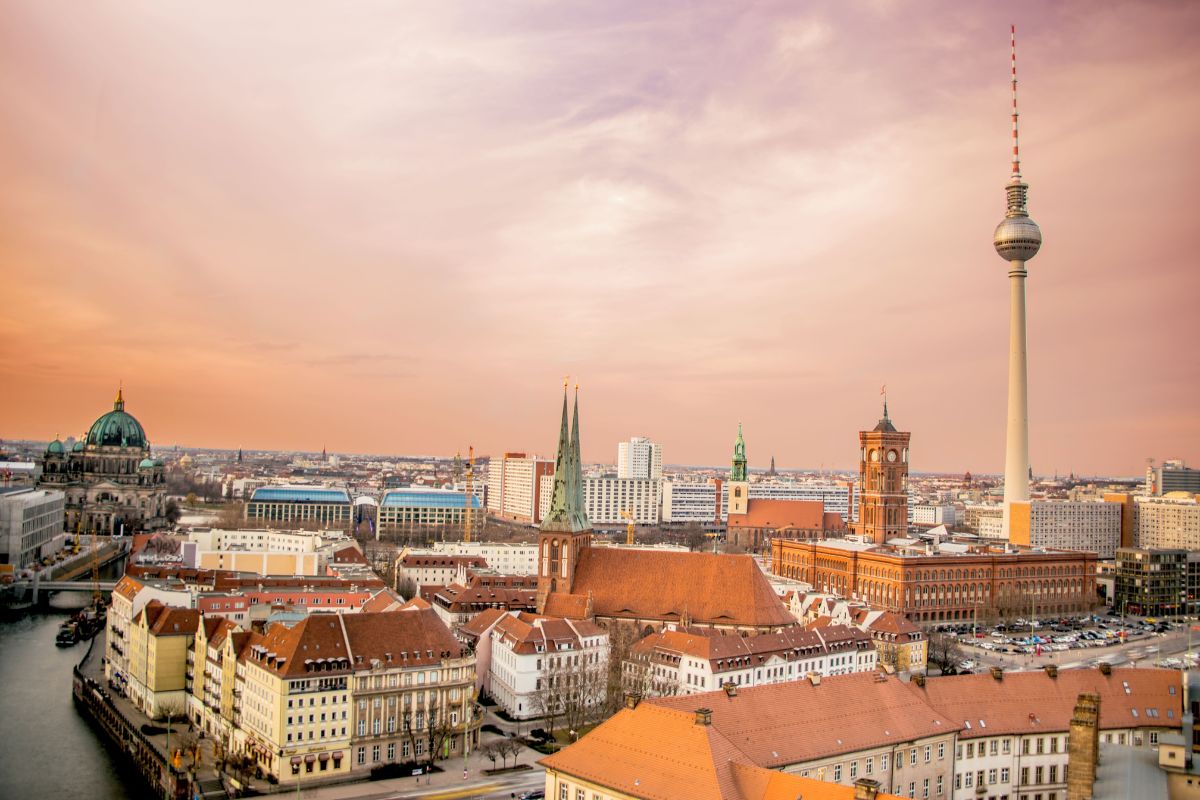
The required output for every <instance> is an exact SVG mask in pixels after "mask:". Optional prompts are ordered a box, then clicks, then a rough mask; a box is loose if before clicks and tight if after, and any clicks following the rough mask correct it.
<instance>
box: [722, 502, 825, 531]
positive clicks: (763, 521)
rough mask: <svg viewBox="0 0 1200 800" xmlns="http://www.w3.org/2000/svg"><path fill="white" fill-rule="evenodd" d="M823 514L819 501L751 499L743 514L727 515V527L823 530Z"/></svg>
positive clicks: (822, 505)
mask: <svg viewBox="0 0 1200 800" xmlns="http://www.w3.org/2000/svg"><path fill="white" fill-rule="evenodd" d="M824 514H825V505H824V504H823V503H822V502H821V501H820V500H754V499H751V500H750V501H749V503H748V505H747V507H746V513H745V514H730V515H729V527H730V528H734V529H736V528H771V529H774V530H779V529H780V528H800V529H802V530H823V524H824ZM839 519H840V518H839Z"/></svg>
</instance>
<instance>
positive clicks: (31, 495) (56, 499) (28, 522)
mask: <svg viewBox="0 0 1200 800" xmlns="http://www.w3.org/2000/svg"><path fill="white" fill-rule="evenodd" d="M66 498H67V496H66V495H65V494H63V493H62V492H59V491H55V490H52V489H32V488H29V487H25V486H22V487H0V565H3V564H7V565H10V566H11V567H12V569H13V570H20V569H24V568H25V567H29V566H32V565H33V564H36V563H37V562H38V561H39V560H40V559H42V558H44V557H45V556H48V555H52V554H54V553H55V552H57V551H58V550H59V549H61V548H62V546H63V544H64V543H65V542H66V537H65V536H64V535H63V520H64V518H65V517H64V515H65V513H66V502H67V499H66Z"/></svg>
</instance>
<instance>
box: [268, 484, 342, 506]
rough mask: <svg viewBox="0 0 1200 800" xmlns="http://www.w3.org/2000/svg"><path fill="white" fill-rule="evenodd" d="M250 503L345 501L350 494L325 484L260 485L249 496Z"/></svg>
mask: <svg viewBox="0 0 1200 800" xmlns="http://www.w3.org/2000/svg"><path fill="white" fill-rule="evenodd" d="M250 502H251V503H345V504H346V505H349V504H350V495H349V494H347V493H346V490H345V489H330V488H329V487H326V486H260V487H259V488H257V489H255V490H254V494H253V495H251V497H250Z"/></svg>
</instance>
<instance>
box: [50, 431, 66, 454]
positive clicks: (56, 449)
mask: <svg viewBox="0 0 1200 800" xmlns="http://www.w3.org/2000/svg"><path fill="white" fill-rule="evenodd" d="M65 452H67V448H66V446H65V445H63V443H62V442H61V441H59V439H58V437H57V436H56V437H54V441H53V442H51V443H50V444H48V445H46V455H48V456H61V455H62V454H63V453H65Z"/></svg>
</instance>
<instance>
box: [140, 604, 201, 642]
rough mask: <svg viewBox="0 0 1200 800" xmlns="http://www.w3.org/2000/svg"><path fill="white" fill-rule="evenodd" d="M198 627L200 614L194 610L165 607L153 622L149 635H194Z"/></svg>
mask: <svg viewBox="0 0 1200 800" xmlns="http://www.w3.org/2000/svg"><path fill="white" fill-rule="evenodd" d="M199 626H200V612H199V611H197V610H196V609H194V608H176V607H175V606H167V607H166V608H165V609H163V612H162V613H161V614H159V615H158V618H157V619H155V620H154V624H153V625H151V627H150V633H151V634H152V635H154V636H186V635H194V634H195V633H196V629H197V628H198V627H199Z"/></svg>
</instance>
